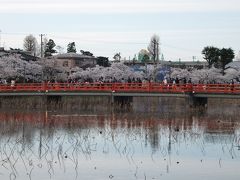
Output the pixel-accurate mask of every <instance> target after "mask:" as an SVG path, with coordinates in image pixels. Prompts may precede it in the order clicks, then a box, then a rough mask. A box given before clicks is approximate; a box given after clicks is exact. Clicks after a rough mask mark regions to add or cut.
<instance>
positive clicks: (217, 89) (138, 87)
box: [0, 83, 240, 93]
mask: <svg viewBox="0 0 240 180" xmlns="http://www.w3.org/2000/svg"><path fill="white" fill-rule="evenodd" d="M15 91H17V92H22V91H40V92H42V91H102V92H104V91H115V92H153V93H154V92H156V93H187V92H194V93H240V84H234V85H232V84H163V83H25V84H20V83H17V84H14V85H11V84H1V85H0V92H15Z"/></svg>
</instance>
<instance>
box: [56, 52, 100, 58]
mask: <svg viewBox="0 0 240 180" xmlns="http://www.w3.org/2000/svg"><path fill="white" fill-rule="evenodd" d="M54 57H55V58H57V59H96V58H95V57H94V56H87V55H82V54H78V53H64V54H58V55H56V56H54Z"/></svg>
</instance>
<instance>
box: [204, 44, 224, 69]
mask: <svg viewBox="0 0 240 180" xmlns="http://www.w3.org/2000/svg"><path fill="white" fill-rule="evenodd" d="M202 54H203V55H204V56H203V58H204V59H205V60H206V61H207V63H208V68H211V67H212V65H214V64H215V63H217V62H218V60H219V56H220V50H219V49H218V48H216V47H213V46H207V47H205V48H204V49H203V50H202Z"/></svg>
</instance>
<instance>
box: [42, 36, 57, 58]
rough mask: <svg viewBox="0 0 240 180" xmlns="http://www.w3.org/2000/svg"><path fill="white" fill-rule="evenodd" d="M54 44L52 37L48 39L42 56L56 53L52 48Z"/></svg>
mask: <svg viewBox="0 0 240 180" xmlns="http://www.w3.org/2000/svg"><path fill="white" fill-rule="evenodd" d="M55 46H56V44H55V42H54V41H53V40H52V39H49V41H48V42H47V44H46V49H45V52H44V57H48V56H52V54H53V53H56V52H57V51H56V50H55V49H54V48H55Z"/></svg>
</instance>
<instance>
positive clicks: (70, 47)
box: [67, 42, 77, 53]
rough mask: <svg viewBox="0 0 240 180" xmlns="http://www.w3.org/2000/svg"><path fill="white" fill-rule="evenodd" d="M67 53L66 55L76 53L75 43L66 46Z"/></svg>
mask: <svg viewBox="0 0 240 180" xmlns="http://www.w3.org/2000/svg"><path fill="white" fill-rule="evenodd" d="M67 52H68V53H76V52H77V50H76V46H75V42H71V43H69V44H68V46H67Z"/></svg>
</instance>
